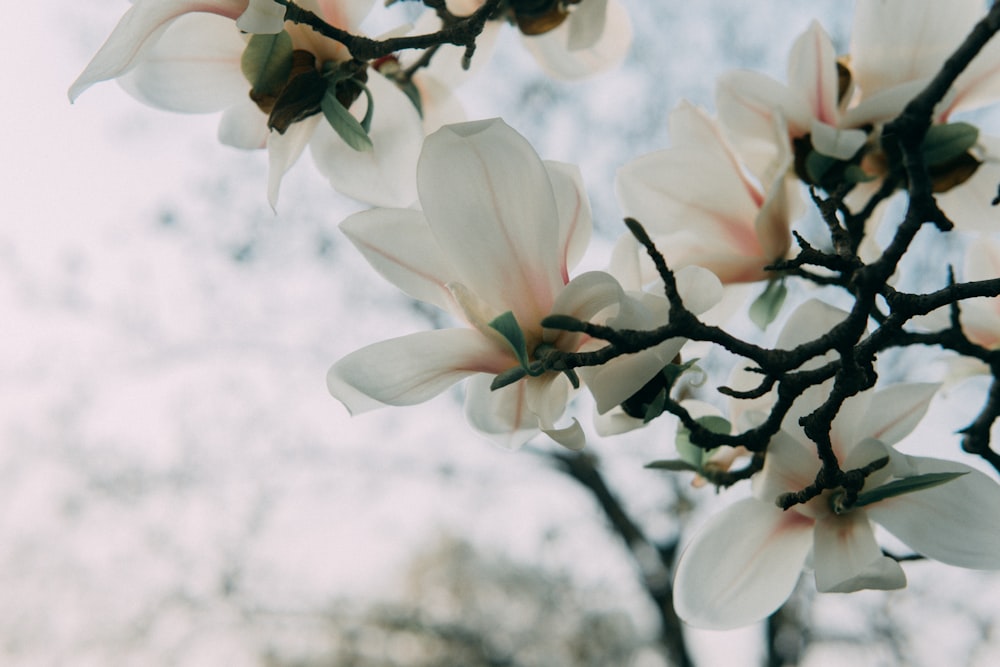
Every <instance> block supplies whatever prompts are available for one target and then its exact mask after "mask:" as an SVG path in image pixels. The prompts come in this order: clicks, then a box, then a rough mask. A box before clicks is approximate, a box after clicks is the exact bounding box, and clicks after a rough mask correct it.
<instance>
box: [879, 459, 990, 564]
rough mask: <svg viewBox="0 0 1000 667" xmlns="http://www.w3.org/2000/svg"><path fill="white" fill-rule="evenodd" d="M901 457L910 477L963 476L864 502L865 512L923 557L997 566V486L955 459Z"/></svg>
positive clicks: (949, 561) (943, 561) (948, 561)
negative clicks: (933, 474)
mask: <svg viewBox="0 0 1000 667" xmlns="http://www.w3.org/2000/svg"><path fill="white" fill-rule="evenodd" d="M905 459H906V462H907V463H909V466H910V468H911V470H912V472H913V474H914V475H924V474H928V473H941V472H962V473H966V474H964V475H962V476H961V477H958V478H956V479H953V480H951V481H950V482H947V483H945V484H942V485H941V486H936V487H933V488H930V489H924V490H922V491H915V492H913V493H906V494H903V495H901V496H895V497H893V498H887V499H886V500H882V501H880V502H878V503H874V504H872V505H869V506H868V507H866V508H865V509H866V510H867V511H868V516H870V517H871V518H872V520H873V521H875V522H877V523H879V524H881V525H882V526H884V527H885V528H886V529H887V530H888V531H889V532H890V533H892V534H893V535H895V536H896V537H898V538H899V539H900V540H902V541H903V542H904V543H906V544H907V545H909V546H910V547H911V548H912V549H915V550H916V551H917V552H919V553H921V554H923V555H924V556H927V557H928V558H933V559H934V560H939V561H941V562H942V563H947V564H949V565H957V566H958V567H967V568H972V569H976V570H997V569H1000V512H997V507H1000V486H998V485H997V483H996V482H995V481H993V480H992V479H990V478H989V477H988V476H986V475H984V474H983V473H981V472H979V471H978V470H975V469H973V468H970V467H969V466H966V465H964V464H961V463H955V462H953V461H943V460H939V459H932V458H925V457H920V456H907V457H905Z"/></svg>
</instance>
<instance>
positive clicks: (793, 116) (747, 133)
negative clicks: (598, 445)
mask: <svg viewBox="0 0 1000 667" xmlns="http://www.w3.org/2000/svg"><path fill="white" fill-rule="evenodd" d="M715 95H716V108H717V109H718V113H719V120H720V121H721V122H722V125H723V127H725V128H726V130H727V131H728V132H729V133H730V136H732V137H733V140H734V142H735V143H736V145H737V147H738V148H739V149H740V154H741V155H743V156H744V158H745V159H746V160H747V163H748V164H749V165H750V168H751V170H752V171H753V173H755V174H760V173H763V170H764V169H765V168H766V166H767V165H768V164H770V163H771V161H772V160H773V159H774V156H775V155H776V154H777V151H778V148H777V146H776V145H775V137H774V116H775V115H776V114H780V115H781V116H783V117H784V119H785V122H786V123H787V124H788V132H789V134H790V135H791V136H793V137H801V136H803V135H805V134H806V133H807V132H809V128H810V126H811V125H812V121H813V118H814V116H813V112H812V109H811V108H810V106H809V104H808V103H807V101H806V100H805V99H804V97H803V96H802V95H801V94H800V93H799V92H797V91H792V90H790V89H789V88H788V86H785V85H784V84H782V83H779V82H778V81H775V80H774V79H772V78H771V77H768V76H765V75H764V74H759V73H757V72H748V71H733V72H728V73H725V74H723V75H722V76H720V77H719V80H718V83H717V85H716V93H715ZM786 141H787V139H786Z"/></svg>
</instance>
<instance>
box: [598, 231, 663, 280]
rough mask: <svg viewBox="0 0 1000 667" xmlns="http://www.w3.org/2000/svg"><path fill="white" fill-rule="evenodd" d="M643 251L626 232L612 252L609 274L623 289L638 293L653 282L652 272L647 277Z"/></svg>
mask: <svg viewBox="0 0 1000 667" xmlns="http://www.w3.org/2000/svg"><path fill="white" fill-rule="evenodd" d="M642 256H643V250H642V249H641V248H640V247H639V242H638V241H636V240H635V237H634V236H632V234H631V233H629V232H626V233H624V234H622V235H621V236H620V237H618V241H617V242H616V243H615V247H614V248H613V249H612V251H611V261H610V262H609V263H608V273H610V274H611V275H612V276H614V278H615V279H616V280H617V281H618V283H619V284H620V285H621V286H622V289H625V290H628V291H632V292H638V291H640V290H641V289H642V287H643V285H645V284H646V283H647V282H650V281H651V280H653V278H654V275H653V274H652V273H651V272H650V273H649V275H646V273H647V272H646V271H645V270H644V269H645V268H646V267H644V266H643V263H642V261H641V258H642Z"/></svg>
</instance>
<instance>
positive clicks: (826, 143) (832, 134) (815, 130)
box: [810, 120, 868, 160]
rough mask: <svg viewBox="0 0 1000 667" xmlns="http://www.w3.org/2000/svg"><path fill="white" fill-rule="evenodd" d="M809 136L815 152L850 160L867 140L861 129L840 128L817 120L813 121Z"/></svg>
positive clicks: (866, 135)
mask: <svg viewBox="0 0 1000 667" xmlns="http://www.w3.org/2000/svg"><path fill="white" fill-rule="evenodd" d="M811 127H812V130H811V132H810V137H811V139H812V145H813V148H815V149H816V152H817V153H822V154H823V155H828V156H830V157H832V158H836V159H838V160H850V159H851V158H852V157H854V155H855V153H857V152H858V151H859V150H861V147H862V146H864V145H865V142H867V141H868V134H867V133H866V132H864V131H863V130H841V129H840V128H837V127H834V126H833V125H828V124H826V123H823V122H821V121H819V120H816V121H813V124H812V126H811Z"/></svg>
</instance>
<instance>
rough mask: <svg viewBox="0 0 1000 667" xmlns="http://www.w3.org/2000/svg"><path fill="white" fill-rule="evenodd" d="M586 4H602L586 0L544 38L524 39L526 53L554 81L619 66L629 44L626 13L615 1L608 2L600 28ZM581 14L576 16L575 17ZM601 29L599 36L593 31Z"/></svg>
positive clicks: (579, 77) (630, 29)
mask: <svg viewBox="0 0 1000 667" xmlns="http://www.w3.org/2000/svg"><path fill="white" fill-rule="evenodd" d="M588 4H594V5H597V7H594V8H593V9H594V10H596V9H598V8H599V6H600V4H601V2H600V1H597V2H595V1H594V0H588V2H586V3H583V4H582V5H581V6H580V7H579V8H578V9H577V10H576V11H574V12H573V13H572V14H571V15H570V17H569V19H568V20H566V21H564V22H563V24H562V25H560V26H559V27H558V28H556V29H555V30H550V31H549V32H547V33H545V34H543V35H534V36H531V37H528V36H524V38H523V41H524V45H525V47H527V49H528V51H530V52H531V54H532V55H533V56H534V57H535V60H536V61H537V62H538V64H539V65H540V66H541V68H542V69H544V70H545V72H546V73H547V74H548V75H549V76H551V77H554V78H556V79H567V80H573V79H581V78H583V77H587V76H591V75H594V74H598V73H600V72H606V71H608V70H610V69H613V68H615V67H618V66H619V65H620V64H621V63H622V61H623V60H625V56H626V55H627V54H628V50H629V47H630V46H631V45H632V22H631V20H630V19H629V16H628V12H627V11H625V8H624V7H623V6H622V5H621V4H620V3H619V2H618V1H617V0H607V12H606V14H605V16H604V25H603V27H601V26H598V25H597V24H596V21H595V20H594V19H595V17H596V15H595V14H594V13H591V12H589V11H587V10H585V7H586V6H587V5H588ZM581 12H582V13H583V15H582V16H581V17H576V15H577V14H581ZM599 28H601V30H600V34H599V37H598V38H597V39H596V40H594V41H592V43H591V44H589V45H587V44H586V42H588V41H590V40H592V39H593V37H594V36H593V34H592V33H593V31H595V30H597V29H599Z"/></svg>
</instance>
